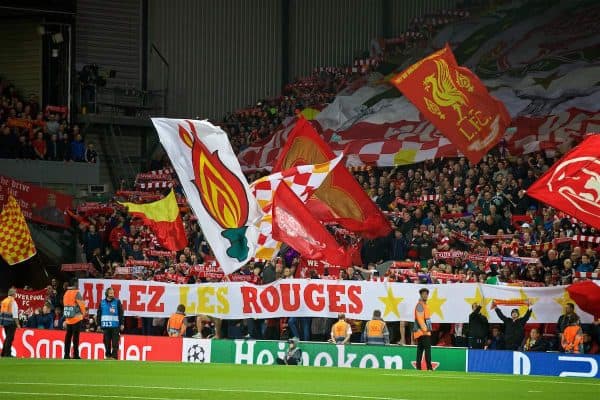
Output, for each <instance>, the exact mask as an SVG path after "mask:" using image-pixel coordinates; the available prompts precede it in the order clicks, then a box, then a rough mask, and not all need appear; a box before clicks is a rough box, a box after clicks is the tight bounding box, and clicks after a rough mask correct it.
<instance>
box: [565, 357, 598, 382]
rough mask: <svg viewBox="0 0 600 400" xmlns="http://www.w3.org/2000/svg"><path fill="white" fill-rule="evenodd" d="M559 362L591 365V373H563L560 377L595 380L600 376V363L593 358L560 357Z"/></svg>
mask: <svg viewBox="0 0 600 400" xmlns="http://www.w3.org/2000/svg"><path fill="white" fill-rule="evenodd" d="M558 361H571V362H580V363H581V362H583V363H589V364H590V372H571V371H564V372H561V373H560V375H559V376H561V377H562V376H575V377H579V378H595V377H596V375H597V374H598V362H596V360H594V359H593V358H592V357H571V356H558Z"/></svg>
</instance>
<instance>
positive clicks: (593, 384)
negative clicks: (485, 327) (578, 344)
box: [381, 374, 600, 386]
mask: <svg viewBox="0 0 600 400" xmlns="http://www.w3.org/2000/svg"><path fill="white" fill-rule="evenodd" d="M381 375H383V376H395V377H397V378H414V377H415V376H418V377H423V378H435V379H462V380H467V381H470V380H475V381H477V380H484V381H501V382H515V380H514V379H509V378H488V377H485V376H447V375H446V376H444V375H438V374H430V375H426V374H423V375H401V374H381ZM516 382H531V383H555V384H557V385H585V386H600V384H598V383H591V382H590V383H588V382H569V381H567V380H564V381H552V380H540V379H519V380H518V381H516Z"/></svg>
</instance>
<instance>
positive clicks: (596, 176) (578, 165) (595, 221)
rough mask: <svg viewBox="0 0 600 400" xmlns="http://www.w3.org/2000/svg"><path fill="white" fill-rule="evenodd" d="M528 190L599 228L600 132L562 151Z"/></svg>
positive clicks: (559, 208)
mask: <svg viewBox="0 0 600 400" xmlns="http://www.w3.org/2000/svg"><path fill="white" fill-rule="evenodd" d="M527 194H528V195H529V196H531V197H533V198H536V199H538V200H540V201H543V202H544V203H547V204H549V205H551V206H552V207H554V208H556V209H558V210H560V211H563V212H565V213H567V214H569V215H571V216H572V217H575V218H577V219H578V220H580V221H582V222H585V223H586V224H588V225H591V226H593V227H594V228H597V229H600V134H594V135H590V136H588V137H587V138H586V139H584V141H583V142H581V144H580V145H579V146H577V147H575V148H574V149H572V150H571V151H569V152H568V153H567V154H565V155H564V156H563V157H562V158H561V159H560V160H559V161H558V162H556V164H554V165H553V166H552V168H550V169H549V170H548V171H546V173H545V174H544V175H542V176H541V178H540V179H538V180H537V181H536V182H535V183H534V184H533V185H531V187H530V188H529V189H527Z"/></svg>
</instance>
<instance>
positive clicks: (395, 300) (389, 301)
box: [378, 286, 404, 318]
mask: <svg viewBox="0 0 600 400" xmlns="http://www.w3.org/2000/svg"><path fill="white" fill-rule="evenodd" d="M378 299H379V300H381V302H382V303H383V304H385V310H384V311H383V317H384V318H385V316H386V315H388V314H389V313H394V314H396V316H397V317H398V318H400V312H399V311H398V306H399V305H400V303H402V300H404V297H396V296H394V292H393V291H392V287H391V286H388V288H387V296H384V297H378Z"/></svg>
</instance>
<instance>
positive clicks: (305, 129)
mask: <svg viewBox="0 0 600 400" xmlns="http://www.w3.org/2000/svg"><path fill="white" fill-rule="evenodd" d="M334 157H335V154H334V153H333V151H332V150H331V148H330V147H329V146H328V145H327V143H326V142H325V141H324V140H323V139H322V138H321V137H320V136H319V134H318V132H317V131H316V130H315V128H314V127H313V126H312V125H311V123H310V122H308V121H306V120H305V119H303V118H300V119H299V120H298V122H297V123H296V126H295V127H294V129H293V130H292V132H290V135H289V136H288V138H287V141H286V143H285V146H284V148H283V150H282V151H281V154H280V156H279V159H278V161H277V164H276V165H275V167H274V168H273V171H282V170H285V169H288V168H292V167H294V166H297V165H302V164H318V163H324V162H327V161H329V160H332V159H333V158H334ZM308 207H309V208H310V210H311V212H312V214H313V215H314V216H315V217H317V218H318V219H319V220H321V221H323V222H335V223H339V224H340V225H342V226H343V227H344V228H346V229H348V230H350V231H352V232H356V233H359V234H360V235H363V236H365V237H368V238H374V237H378V236H385V235H387V234H388V233H389V232H390V230H391V228H390V225H389V222H388V221H387V220H386V218H385V216H384V215H383V213H382V212H381V210H379V209H378V208H377V206H376V205H375V203H373V201H372V200H371V199H370V198H369V197H368V196H367V194H366V193H365V192H364V190H363V189H362V188H361V187H360V185H359V184H358V182H356V180H355V179H354V177H353V176H352V174H351V173H350V172H349V171H348V170H347V169H346V167H345V165H343V164H342V163H340V164H338V165H337V166H336V167H335V168H333V170H332V171H331V173H330V175H329V176H328V177H327V179H325V182H323V184H322V185H321V187H320V188H319V189H318V190H317V191H316V192H315V195H314V198H312V199H310V200H309V204H308Z"/></svg>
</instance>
